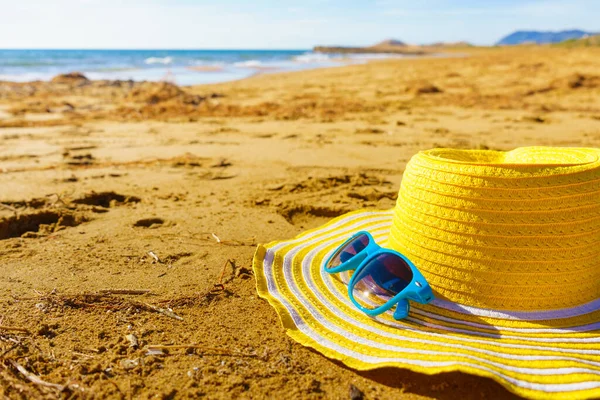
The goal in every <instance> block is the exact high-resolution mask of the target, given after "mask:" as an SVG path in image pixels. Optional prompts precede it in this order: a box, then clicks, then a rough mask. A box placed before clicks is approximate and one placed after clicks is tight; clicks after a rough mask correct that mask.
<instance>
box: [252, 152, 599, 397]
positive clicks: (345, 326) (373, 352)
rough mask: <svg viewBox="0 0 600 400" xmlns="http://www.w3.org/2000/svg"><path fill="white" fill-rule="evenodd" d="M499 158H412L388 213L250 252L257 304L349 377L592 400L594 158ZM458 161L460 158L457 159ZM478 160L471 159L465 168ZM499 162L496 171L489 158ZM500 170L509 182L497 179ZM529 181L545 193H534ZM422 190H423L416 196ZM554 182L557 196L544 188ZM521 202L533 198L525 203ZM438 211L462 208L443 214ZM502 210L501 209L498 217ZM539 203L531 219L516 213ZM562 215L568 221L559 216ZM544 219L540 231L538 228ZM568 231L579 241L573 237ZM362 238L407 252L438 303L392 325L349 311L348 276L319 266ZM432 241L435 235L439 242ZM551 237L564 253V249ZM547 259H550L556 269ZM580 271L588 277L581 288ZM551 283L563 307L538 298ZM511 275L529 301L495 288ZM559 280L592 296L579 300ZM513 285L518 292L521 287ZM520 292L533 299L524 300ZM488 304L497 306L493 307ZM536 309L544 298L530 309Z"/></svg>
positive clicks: (350, 217)
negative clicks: (389, 377)
mask: <svg viewBox="0 0 600 400" xmlns="http://www.w3.org/2000/svg"><path fill="white" fill-rule="evenodd" d="M481 153H483V154H481ZM486 153H487V154H486ZM497 153H500V152H474V153H471V154H467V155H463V154H462V153H461V152H460V151H459V152H456V153H453V154H451V157H453V158H454V160H452V161H451V162H450V163H454V164H455V165H450V166H448V163H449V162H446V161H443V160H442V161H440V160H439V159H436V157H437V158H443V157H446V156H447V154H443V151H442V152H439V151H438V153H435V151H431V152H426V153H425V154H424V153H420V154H419V155H417V156H415V157H413V160H411V162H410V163H409V166H407V171H406V173H405V176H404V179H403V183H402V188H401V190H400V195H399V198H398V204H397V205H396V207H395V209H394V210H389V211H359V212H354V213H350V214H347V215H345V216H342V217H339V218H336V219H334V220H332V221H331V222H330V223H328V224H327V225H325V226H323V227H320V228H317V229H315V230H312V231H309V232H306V233H304V234H302V235H300V236H298V237H296V238H294V239H292V240H289V241H282V242H272V243H269V244H267V245H260V246H259V247H258V249H257V251H256V254H255V257H254V262H253V268H254V272H255V275H256V278H257V288H258V292H259V294H260V296H261V297H264V298H266V299H267V300H268V301H269V302H270V303H271V304H272V305H273V306H274V307H275V308H276V310H277V311H278V313H279V315H280V317H281V320H282V323H283V325H284V327H285V329H286V331H287V333H288V334H289V335H290V336H292V337H293V338H294V339H296V340H297V341H299V342H300V343H302V344H304V345H306V346H310V347H313V348H315V349H317V350H318V351H320V352H321V353H323V354H324V355H326V356H328V357H331V358H334V359H338V360H341V361H342V362H344V363H345V364H347V365H348V366H350V367H353V368H356V369H360V370H366V369H374V368H380V367H385V366H394V367H401V368H408V369H411V370H414V371H417V372H421V373H425V374H435V373H440V372H447V371H463V372H467V373H471V374H475V375H479V376H484V377H489V378H493V379H495V380H496V381H498V382H500V383H501V384H502V385H504V386H505V387H507V388H508V389H509V390H510V391H512V392H515V393H517V394H519V395H522V396H525V397H529V398H535V399H558V398H575V399H582V398H596V397H600V291H599V289H598V288H599V287H600V286H599V282H598V277H599V276H600V275H598V274H599V270H598V269H599V268H600V263H599V257H600V255H599V254H598V253H597V252H595V251H594V250H600V246H599V244H600V243H598V241H597V240H596V241H594V240H595V239H594V238H596V237H597V236H595V235H596V232H598V231H599V230H600V226H599V224H600V222H599V220H597V219H596V220H594V218H595V215H592V214H594V213H591V214H590V212H588V211H589V207H590V205H591V207H598V206H599V205H600V197H599V195H600V192H598V191H599V190H600V180H599V179H597V178H599V177H600V175H599V173H600V169H599V168H598V166H599V165H600V161H599V159H598V154H600V151H599V150H597V149H558V150H557V149H551V150H549V149H548V148H530V149H527V150H523V149H518V150H516V151H514V152H508V153H502V154H497ZM440 154H443V156H440ZM540 154H541V156H540ZM463 156H464V157H465V159H466V160H465V161H460V158H461V157H463ZM474 156H475V158H477V157H480V158H481V159H477V160H476V162H473V157H474ZM499 156H501V157H502V158H503V160H501V161H497V160H495V161H490V160H491V159H494V158H498V157H499ZM457 160H459V161H457ZM540 160H541V161H540ZM427 163H429V165H427V166H425V165H423V164H427ZM436 163H437V164H439V165H435V167H434V168H432V165H433V164H436ZM526 163H531V165H530V164H526ZM456 164H458V169H459V170H458V171H457V170H456ZM499 164H502V165H501V166H500V167H499ZM473 165H476V167H477V168H471V167H473ZM453 168H454V170H453ZM503 168H504V169H505V170H506V171H507V172H506V174H507V175H510V176H500V175H501V173H499V171H501V170H502V169H503ZM467 171H468V173H467ZM473 171H475V172H473ZM440 174H442V175H443V176H437V175H440ZM444 174H445V175H444ZM478 174H479V175H478ZM435 179H439V182H437V183H436V181H435ZM511 180H512V181H511ZM536 182H537V183H540V182H541V184H540V185H538V186H539V187H538V188H537V189H535V190H531V188H532V187H533V186H535V185H536ZM426 185H429V186H431V187H430V188H429V189H427V190H425V189H424V190H423V191H422V192H419V191H418V190H417V189H416V188H418V187H420V186H421V187H424V186H426ZM553 185H554V186H555V187H556V190H555V191H552V190H550V187H551V186H553ZM501 186H503V187H501ZM512 189H517V190H512ZM511 190H512V191H511ZM445 191H449V193H446V195H447V196H446V197H444V196H445V194H444V192H445ZM594 192H596V193H594ZM427 193H430V194H431V196H433V197H431V196H430V195H429V194H427ZM420 195H423V196H426V197H425V198H419V196H420ZM515 196H516V197H515ZM519 196H526V197H527V198H529V199H533V200H532V201H531V202H529V203H527V202H526V201H525V200H524V199H523V198H522V199H520V200H519V199H518V197H519ZM559 196H562V197H565V198H566V199H570V200H572V202H566V203H561V202H560V201H559V202H555V203H553V201H554V200H556V199H554V200H553V199H552V197H559ZM594 196H596V197H595V198H594ZM491 197H495V199H491ZM467 199H468V200H467ZM477 199H480V200H481V199H484V200H483V201H482V202H479V200H477ZM538 200H539V202H538ZM448 201H450V202H455V201H457V202H458V204H457V205H456V206H452V207H448V204H447V202H448ZM494 201H496V203H494ZM511 201H512V202H514V206H511V210H503V207H505V206H507V204H511V203H510V202H511ZM411 202H412V203H411ZM490 202H491V203H493V204H492V206H490ZM536 202H538V205H537V206H536V207H538V209H536V210H535V211H534V210H531V209H529V210H528V209H525V210H522V208H526V207H533V206H534V203H536ZM573 202H575V203H578V202H580V203H582V204H583V206H582V207H583V208H582V209H581V212H579V211H578V210H579V208H578V207H575V208H576V210H575V211H573V207H572V205H573ZM427 204H429V207H428V206H427ZM482 204H484V205H485V207H487V210H484V208H485V207H482ZM561 204H563V205H562V206H561ZM564 204H566V209H567V211H566V212H565V213H563V214H562V215H560V213H561V211H560V210H561V208H565V206H564ZM411 207H414V208H411ZM447 210H451V212H450V213H448V212H447ZM540 213H542V214H543V215H542V216H541V217H542V218H546V219H547V223H546V222H544V221H541V222H540ZM575 213H578V216H575V215H574V214H575ZM588 214H590V215H588ZM528 216H529V219H528ZM428 218H429V219H430V220H428ZM532 218H534V219H535V220H534V222H535V223H531V222H532ZM586 221H587V222H586ZM589 221H591V222H589ZM427 223H430V225H428V224H427ZM428 226H429V228H428ZM569 227H571V228H573V229H575V230H577V231H578V232H577V233H576V234H575V235H574V236H573V235H569V233H570V232H566V231H565V230H566V229H568V228H569ZM434 228H435V229H434ZM507 229H508V231H507ZM360 230H366V231H369V232H370V233H371V234H372V235H373V237H374V238H375V240H376V241H377V242H378V243H379V244H380V245H381V246H383V247H393V248H396V249H398V250H399V251H401V252H402V253H404V254H406V255H408V256H409V258H411V260H412V261H413V262H414V263H415V265H416V266H417V267H418V268H419V269H421V271H422V272H423V273H424V275H425V276H426V278H427V279H428V281H429V283H430V284H431V286H432V288H433V290H434V293H435V295H436V300H434V301H433V302H432V303H431V304H428V305H421V304H417V303H411V312H410V314H409V317H408V318H406V319H405V320H401V321H396V320H394V318H393V316H392V313H393V310H390V311H389V312H388V313H386V314H384V315H381V316H379V317H377V318H371V317H369V316H367V315H365V314H364V313H362V312H361V311H359V310H358V309H357V308H356V307H355V306H354V305H353V304H352V303H351V302H350V300H349V299H348V295H347V281H348V280H349V274H334V275H330V274H328V273H325V272H323V268H322V264H323V262H324V261H325V260H326V259H327V257H328V256H329V255H330V254H331V253H332V252H333V251H334V250H335V249H336V248H337V247H338V246H339V245H340V244H341V243H342V242H343V241H344V240H346V239H347V238H348V237H349V236H350V235H352V234H353V233H356V232H357V231H360ZM438 230H439V231H438ZM476 230H477V231H476ZM517 231H518V233H515V232H517ZM440 232H445V233H444V236H443V237H441V236H438V237H436V235H441V233H440ZM506 232H510V233H511V234H506ZM540 232H543V234H542V235H540ZM560 235H566V236H567V238H566V239H565V240H567V239H568V240H572V242H571V243H569V244H568V245H566V246H564V247H562V248H561V247H560V246H561V245H562V242H561V241H560ZM589 235H591V237H592V239H591V240H588V239H589V237H590V236H589ZM519 238H521V239H522V241H519ZM408 239H410V240H412V241H413V242H412V243H411V242H410V240H408ZM463 239H464V240H463ZM546 239H549V240H550V242H551V243H552V244H551V245H547V246H546V245H542V249H541V250H540V249H533V250H532V249H523V251H521V252H519V250H518V249H519V248H525V247H527V246H525V244H528V243H535V241H536V240H537V241H540V240H546ZM553 239H555V240H554V241H552V240H553ZM467 240H468V241H469V242H467ZM472 240H475V241H474V242H472ZM568 240H567V241H568ZM425 241H428V242H427V243H425V244H424V243H423V242H425ZM557 247H558V248H561V250H560V251H559V250H556V248H557ZM514 248H516V249H517V251H516V252H515V253H514V254H513V253H512V249H514ZM465 249H468V251H469V254H464V251H465ZM474 249H475V250H474ZM488 249H489V250H488ZM502 249H504V251H502ZM509 250H510V251H509ZM507 253H510V254H507ZM542 253H543V254H542ZM540 254H542V255H543V257H541V260H537V259H536V258H539V257H540ZM510 257H513V260H510ZM544 257H555V259H554V260H555V263H547V262H546V261H547V260H546V259H545V258H544ZM495 259H507V261H505V262H501V263H498V262H494V260H495ZM465 260H469V261H465ZM538 261H540V262H538ZM561 263H562V264H561ZM550 265H551V266H552V267H550ZM540 266H541V267H540ZM436 268H438V269H436ZM566 271H570V273H566V274H565V273H564V272H566ZM583 273H587V274H588V275H586V276H587V278H585V279H582V276H581V274H583ZM436 274H437V275H436ZM445 274H447V276H445ZM461 274H462V275H461ZM576 274H579V275H578V276H571V275H576ZM557 276H559V280H560V281H563V280H564V281H565V288H564V296H563V297H562V300H561V298H560V294H561V293H560V291H559V292H557V294H556V296H558V297H559V298H558V299H552V298H551V297H550V296H543V295H544V294H545V293H544V292H543V291H541V292H536V290H538V289H539V287H538V286H540V285H542V286H543V285H544V284H546V282H551V284H554V281H553V280H554V279H556V277H557ZM512 277H520V279H521V278H522V280H521V281H517V282H516V283H517V285H519V284H526V283H527V282H528V281H529V282H530V283H531V284H532V285H533V286H535V287H533V288H531V294H527V293H525V294H523V293H519V292H518V291H515V290H514V288H512V289H511V290H513V292H512V293H507V292H503V291H502V290H500V289H498V288H497V287H495V286H494V284H495V283H496V284H497V283H498V282H503V283H506V282H508V283H511V282H512V281H511V279H513V278H512ZM525 278H526V279H525ZM523 279H525V281H523ZM589 280H591V282H590V281H589ZM461 283H462V286H461ZM569 283H574V284H581V283H583V284H584V285H587V286H589V287H590V288H589V289H588V291H587V292H584V293H583V295H582V296H579V297H578V293H579V292H578V290H576V288H573V287H571V286H569ZM456 286H458V287H459V288H458V290H454V288H455V287H456ZM478 287H483V288H485V290H480V289H477V288H478ZM522 288H523V290H525V291H526V290H527V287H526V285H524V286H523V287H522ZM555 289H557V290H559V289H560V287H559V286H558V285H557V286H555ZM490 290H492V292H490ZM493 290H496V292H493ZM590 290H591V293H590V292H589V291H590ZM456 293H458V294H456ZM490 293H492V294H496V295H497V296H490ZM455 294H456V296H454V295H455ZM465 294H468V295H465ZM511 295H512V296H514V298H515V299H517V300H515V301H513V297H512V296H511ZM528 295H531V296H532V299H533V300H532V301H526V300H527V296H528ZM453 296H454V297H455V298H453ZM497 298H501V301H500V302H499V303H498V304H502V305H507V306H506V307H495V306H494V305H495V304H494V302H495V301H498V300H496V299H497ZM523 299H525V301H523ZM536 299H543V301H540V303H539V304H535V301H537V300H536ZM553 301H554V302H553ZM552 302H553V303H552ZM544 305H551V307H544Z"/></svg>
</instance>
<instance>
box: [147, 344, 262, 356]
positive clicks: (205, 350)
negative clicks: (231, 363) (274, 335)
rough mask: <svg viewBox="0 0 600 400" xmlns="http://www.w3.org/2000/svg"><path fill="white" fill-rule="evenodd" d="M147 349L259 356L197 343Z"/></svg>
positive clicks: (150, 346)
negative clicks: (192, 350)
mask: <svg viewBox="0 0 600 400" xmlns="http://www.w3.org/2000/svg"><path fill="white" fill-rule="evenodd" d="M146 349H147V350H149V351H150V350H176V349H185V350H188V349H196V350H200V351H201V352H203V353H217V354H216V355H220V356H231V357H252V358H254V357H258V354H248V353H240V352H237V351H232V350H228V349H216V348H214V347H206V346H201V345H197V344H152V345H148V346H147V347H146Z"/></svg>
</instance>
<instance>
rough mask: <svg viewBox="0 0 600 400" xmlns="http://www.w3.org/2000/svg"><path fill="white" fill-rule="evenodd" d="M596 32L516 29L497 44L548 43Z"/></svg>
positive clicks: (578, 37)
mask: <svg viewBox="0 0 600 400" xmlns="http://www.w3.org/2000/svg"><path fill="white" fill-rule="evenodd" d="M593 35H595V33H592V32H585V31H582V30H578V29H574V30H569V31H559V32H551V31H547V32H543V31H516V32H513V33H511V34H510V35H508V36H505V37H503V38H502V39H500V41H499V42H498V43H496V45H498V46H506V45H515V44H526V43H535V44H546V43H559V42H564V41H565V40H569V39H581V38H583V37H586V36H593Z"/></svg>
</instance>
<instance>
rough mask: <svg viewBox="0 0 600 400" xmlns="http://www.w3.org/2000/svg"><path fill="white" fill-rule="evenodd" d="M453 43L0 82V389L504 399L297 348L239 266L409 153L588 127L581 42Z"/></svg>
mask: <svg viewBox="0 0 600 400" xmlns="http://www.w3.org/2000/svg"><path fill="white" fill-rule="evenodd" d="M464 51H468V52H469V54H468V56H465V54H464ZM464 51H462V50H461V52H462V53H461V54H456V56H455V57H449V58H427V59H403V60H397V59H396V60H383V61H376V62H371V63H368V64H365V65H352V66H344V67H339V68H328V69H320V70H312V71H303V72H297V73H281V74H268V75H260V76H256V77H253V78H250V79H246V80H242V81H237V82H232V83H224V84H218V85H210V86H198V87H193V88H178V87H176V86H174V85H170V84H166V83H163V84H151V83H144V84H136V83H132V82H107V81H105V82H90V81H87V80H85V79H81V77H74V78H73V77H72V78H65V79H59V80H58V81H57V82H54V83H41V82H40V83H29V84H15V83H6V82H4V83H0V127H2V128H1V129H0V171H1V172H0V188H1V190H0V202H1V203H2V204H3V205H2V206H0V304H1V307H0V310H2V311H1V313H0V359H1V360H0V387H1V389H0V391H1V392H2V393H3V395H4V396H7V397H9V398H38V397H47V398H54V397H61V396H62V397H68V396H69V395H72V396H75V397H76V398H77V397H80V398H91V397H111V398H123V399H128V398H135V399H138V398H139V399H146V398H164V399H170V398H187V397H195V396H206V397H207V398H223V399H225V398H234V397H237V398H255V399H260V398H269V397H270V398H334V399H335V398H339V399H347V398H350V397H351V392H352V391H354V392H353V394H354V396H355V397H354V398H360V396H358V394H357V393H358V392H357V391H356V390H355V389H351V388H352V387H355V388H357V390H359V391H360V392H362V393H364V396H365V398H368V399H375V398H379V399H387V398H406V399H417V398H448V399H452V398H465V399H468V398H473V399H475V398H477V399H478V398H506V397H510V396H512V395H511V394H510V393H509V392H507V391H506V390H505V389H503V388H502V387H501V386H500V385H499V384H497V383H495V382H493V381H491V380H487V379H482V378H477V377H474V376H470V375H466V374H462V373H447V374H440V375H434V376H426V375H421V374H416V373H412V372H410V371H406V370H400V369H384V370H376V371H371V372H357V371H353V370H351V369H348V368H346V367H344V366H343V365H341V364H340V363H338V362H334V361H331V360H329V359H327V358H325V357H323V356H321V355H320V354H318V353H316V352H315V351H312V350H310V349H307V348H304V347H302V346H301V345H299V344H297V343H295V342H294V341H293V340H291V339H290V338H288V337H287V336H286V335H285V333H284V332H283V329H282V327H281V324H280V322H279V320H278V317H277V315H276V313H275V310H274V309H273V308H272V307H271V306H269V305H268V304H267V302H266V301H264V300H262V299H260V298H258V297H257V294H256V291H255V280H254V277H253V276H252V271H251V268H250V265H251V260H252V255H253V252H254V249H255V246H256V244H257V243H261V242H269V241H272V240H278V239H286V238H291V237H293V236H294V235H296V234H299V233H301V232H303V231H304V230H306V229H308V228H312V227H316V226H319V225H321V224H323V223H325V222H326V221H328V220H329V219H330V218H332V217H335V216H338V215H341V214H343V213H345V212H348V211H351V210H356V209H361V208H375V209H386V208H390V207H392V206H393V204H394V202H395V198H396V193H397V191H398V188H399V184H400V181H401V179H402V172H403V169H404V166H405V165H406V162H407V161H408V160H409V158H410V157H411V156H412V155H413V154H414V153H415V152H417V151H419V150H422V149H428V148H432V147H440V146H449V147H459V148H490V149H503V150H508V149H512V148H515V147H518V146H527V145H555V146H598V145H600V97H599V94H600V68H599V64H598V60H599V59H600V58H599V56H600V51H599V50H596V49H593V48H583V49H556V48H542V47H520V48H506V49H469V50H464ZM111 290H112V292H111ZM119 290H126V292H125V293H122V292H119ZM132 290H138V291H141V292H139V293H138V292H131V293H133V294H127V293H130V292H127V291H132ZM103 291H104V292H103ZM106 291H108V292H106ZM145 291H150V292H149V293H146V292H145ZM15 328H16V329H15ZM19 329H21V330H19ZM132 335H133V336H132ZM133 342H135V343H133ZM152 345H175V346H183V348H171V349H168V350H164V351H163V354H153V355H148V346H152ZM191 345H195V346H196V347H190V346H191ZM186 346H188V347H187V348H186ZM31 374H35V376H37V377H38V378H39V379H42V380H43V381H44V382H48V383H52V384H53V385H46V384H40V383H39V382H38V383H35V382H32V381H31V380H33V381H35V379H36V378H35V377H34V376H33V375H31ZM27 376H28V377H29V378H28V377H27ZM63 387H64V390H63V392H62V393H60V389H61V388H63ZM357 396H358V397H357Z"/></svg>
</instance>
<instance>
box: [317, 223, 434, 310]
mask: <svg viewBox="0 0 600 400" xmlns="http://www.w3.org/2000/svg"><path fill="white" fill-rule="evenodd" d="M360 235H366V236H367V237H368V238H369V244H368V245H367V246H366V247H365V248H364V249H362V250H361V251H359V252H358V253H356V254H355V255H354V256H353V257H352V258H351V259H349V260H347V261H345V262H343V263H341V264H340V265H338V266H337V267H335V268H330V269H328V268H327V265H328V264H329V263H330V262H331V260H332V259H333V257H334V256H335V255H336V254H337V253H338V251H339V250H340V249H341V248H343V247H344V246H346V245H347V244H348V243H349V242H351V241H352V240H354V239H355V238H356V237H358V236H360ZM381 254H392V255H395V256H397V257H400V258H401V259H402V260H403V261H404V262H405V263H406V264H407V265H408V267H409V268H410V269H411V271H412V275H413V277H412V279H411V281H410V282H409V284H408V285H407V286H406V287H405V288H404V289H402V290H401V291H400V292H399V293H398V294H396V295H395V296H394V297H392V298H391V299H389V300H388V301H386V302H385V303H384V304H382V305H381V306H379V307H376V308H373V309H369V308H365V307H363V306H362V305H360V303H359V302H358V301H357V300H356V299H355V298H354V286H355V285H356V283H357V282H356V277H357V276H358V275H359V274H358V272H359V271H360V270H361V269H363V268H365V267H366V266H367V264H368V263H369V262H370V261H371V260H373V259H374V258H376V257H377V256H379V255H381ZM323 269H324V270H325V272H327V273H330V274H336V273H339V272H344V271H350V270H354V273H353V274H352V278H350V282H349V283H348V297H349V298H350V301H352V303H353V304H354V305H355V306H356V307H357V308H358V309H359V310H361V311H362V312H364V313H365V314H367V315H370V316H377V315H380V314H383V313H384V312H386V311H388V310H390V309H391V308H392V307H394V306H396V310H395V311H394V318H395V319H397V320H399V319H403V318H406V317H407V316H408V312H409V311H410V305H409V303H408V300H413V301H416V302H418V303H421V304H427V303H429V302H431V301H432V300H433V299H434V296H433V292H432V290H431V287H430V286H429V284H428V283H427V280H426V279H425V277H424V276H423V275H422V274H421V272H420V271H419V270H418V269H417V267H415V265H414V264H413V263H412V262H411V261H410V260H409V259H408V258H406V257H405V256H404V255H402V254H400V253H398V252H397V251H394V250H390V249H384V248H383V247H381V246H379V245H378V244H377V243H376V242H375V239H373V236H372V235H371V234H370V233H369V232H367V231H360V232H357V233H355V234H354V235H352V236H351V237H350V238H348V239H347V240H346V241H344V243H342V244H341V245H339V246H338V247H337V249H336V251H334V252H333V253H332V254H331V255H330V256H329V257H328V258H327V260H326V261H325V264H323Z"/></svg>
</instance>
